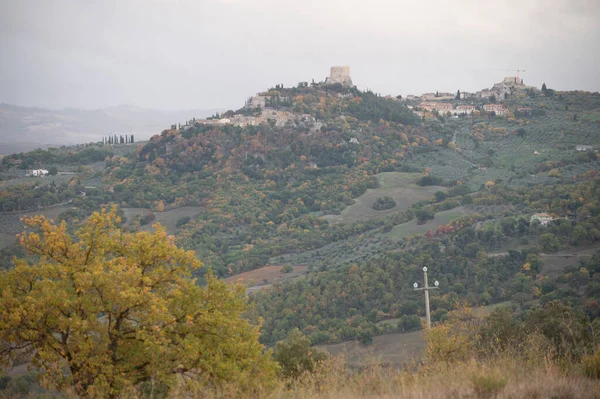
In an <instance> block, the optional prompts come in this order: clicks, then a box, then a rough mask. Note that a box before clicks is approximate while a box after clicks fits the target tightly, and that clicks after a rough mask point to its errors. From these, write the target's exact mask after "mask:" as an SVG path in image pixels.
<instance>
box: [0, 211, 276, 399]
mask: <svg viewBox="0 0 600 399" xmlns="http://www.w3.org/2000/svg"><path fill="white" fill-rule="evenodd" d="M119 222H120V218H119V217H118V216H117V213H116V208H114V207H113V208H112V209H110V210H106V209H105V210H103V211H102V212H96V213H94V214H93V215H92V216H91V217H90V218H89V219H88V220H87V221H86V222H85V224H84V225H83V226H82V227H81V228H80V229H79V230H78V231H77V232H76V233H75V236H74V237H71V236H70V235H69V233H68V228H67V225H66V223H64V222H63V223H61V224H59V225H57V224H54V222H52V221H48V220H46V219H45V218H43V217H41V216H38V217H34V218H32V219H29V220H28V221H27V226H28V228H30V229H33V230H34V231H30V232H27V231H26V232H25V233H24V234H22V235H21V237H20V242H21V244H22V245H23V246H24V247H25V248H26V249H27V250H28V251H29V252H30V253H31V254H32V255H34V256H33V257H32V258H27V260H18V261H17V262H16V266H15V267H14V268H13V269H11V270H9V271H4V272H2V273H1V274H0V315H2V316H0V363H1V364H3V365H9V364H11V363H12V362H13V361H14V360H16V359H17V358H18V357H23V356H26V357H28V358H29V359H30V361H31V363H32V365H33V366H34V367H36V368H37V369H39V370H40V371H41V373H40V374H39V375H40V376H41V383H42V384H43V385H44V386H45V387H47V388H49V389H65V388H67V387H73V388H74V389H75V390H76V392H77V395H78V396H80V397H108V398H110V397H118V396H119V395H120V394H121V393H122V392H123V391H124V390H126V389H128V388H129V387H132V386H136V385H137V384H139V383H142V382H145V381H150V380H152V381H155V382H158V383H160V384H163V385H170V384H172V383H173V382H174V381H175V380H176V379H175V377H176V375H177V374H185V375H186V376H188V377H190V381H191V382H192V383H193V384H196V386H198V387H202V386H207V385H208V386H209V388H210V387H213V388H216V387H217V386H219V385H221V384H224V383H229V382H231V383H235V384H239V386H240V387H241V389H245V390H253V389H257V388H258V387H259V385H260V384H263V383H265V384H269V381H273V377H274V375H275V372H276V365H275V364H274V363H273V361H272V360H271V357H270V354H269V353H268V352H267V353H263V346H262V345H261V344H260V343H259V342H258V335H259V332H258V328H259V327H258V326H254V325H251V324H250V323H249V322H247V321H246V320H244V319H242V317H241V315H242V313H243V312H244V311H245V310H246V297H245V294H244V288H243V287H242V286H233V287H230V286H227V285H226V284H225V283H224V282H222V281H220V280H218V279H216V278H215V277H213V276H212V274H211V273H210V272H209V273H208V274H207V276H206V285H205V286H204V287H202V286H199V285H196V284H195V281H194V280H193V279H191V278H190V271H191V270H192V269H196V268H198V267H200V266H201V263H200V261H198V260H197V259H196V257H195V255H194V253H193V252H192V251H184V250H183V249H180V248H177V247H176V246H175V244H174V242H173V238H172V237H169V236H167V233H166V231H165V229H163V228H162V227H160V226H156V227H157V228H156V232H154V233H147V232H143V233H137V234H128V233H123V232H122V231H120V230H119V229H118V228H117V226H118V225H119ZM29 259H34V260H29ZM257 376H261V377H264V378H257Z"/></svg>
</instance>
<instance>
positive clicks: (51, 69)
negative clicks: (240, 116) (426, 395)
mask: <svg viewBox="0 0 600 399" xmlns="http://www.w3.org/2000/svg"><path fill="white" fill-rule="evenodd" d="M332 65H349V66H350V67H351V75H352V78H353V80H354V83H355V84H357V85H358V86H359V88H361V89H365V88H370V89H372V90H374V91H376V92H379V93H382V94H394V95H397V94H403V95H406V94H411V93H412V94H420V93H423V92H428V91H429V92H431V91H436V90H439V91H451V92H455V91H456V90H457V89H461V90H463V91H475V90H478V89H481V88H485V87H490V86H491V85H492V83H494V82H497V81H500V80H501V79H502V77H503V76H505V75H511V74H512V73H511V72H509V71H503V70H502V69H514V68H523V69H526V70H527V72H526V73H524V74H523V75H522V76H523V77H524V80H525V83H526V84H531V85H536V86H538V87H539V86H540V85H541V84H542V82H546V83H547V85H548V87H551V88H555V89H585V90H590V91H598V90H600V74H599V73H598V71H600V1H598V0H494V1H488V0H453V1H444V0H429V1H424V0H422V1H415V0H411V1H404V0H0V102H7V103H13V104H18V105H27V106H29V105H35V106H45V107H51V108H60V107H82V108H99V107H106V106H111V105H116V104H124V103H127V104H135V105H139V106H145V107H153V108H162V109H181V108H238V107H240V106H241V105H243V102H244V99H245V98H246V97H248V96H249V95H252V94H254V93H255V92H257V91H259V90H263V89H265V88H268V87H271V86H273V85H275V84H276V83H284V84H285V85H294V84H296V83H297V82H299V81H302V80H306V81H310V80H311V79H312V78H314V79H315V80H317V81H318V80H322V79H323V78H324V77H325V76H326V75H327V74H328V72H329V67H330V66H332Z"/></svg>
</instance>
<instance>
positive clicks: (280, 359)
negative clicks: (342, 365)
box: [273, 328, 327, 379]
mask: <svg viewBox="0 0 600 399" xmlns="http://www.w3.org/2000/svg"><path fill="white" fill-rule="evenodd" d="M273 357H274V359H275V361H276V362H277V363H279V365H280V366H281V369H280V371H279V372H280V374H281V376H282V377H284V378H290V379H296V378H298V377H299V376H300V375H302V374H303V373H304V372H309V373H312V372H313V371H314V369H315V367H316V366H317V364H319V363H320V362H322V361H324V360H325V359H327V354H326V353H325V352H322V351H319V350H318V349H315V348H311V347H310V340H309V339H308V338H306V336H305V335H304V334H302V332H301V331H300V330H299V329H297V328H294V329H293V330H291V331H290V333H289V334H288V336H287V338H286V339H284V340H282V341H279V342H277V344H276V345H275V352H274V354H273Z"/></svg>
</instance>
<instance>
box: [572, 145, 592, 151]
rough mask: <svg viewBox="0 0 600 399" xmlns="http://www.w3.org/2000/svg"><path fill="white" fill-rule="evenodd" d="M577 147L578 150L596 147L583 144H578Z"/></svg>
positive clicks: (588, 149)
mask: <svg viewBox="0 0 600 399" xmlns="http://www.w3.org/2000/svg"><path fill="white" fill-rule="evenodd" d="M575 149H576V150H577V151H592V150H593V149H594V147H592V146H591V145H582V144H577V145H576V146H575Z"/></svg>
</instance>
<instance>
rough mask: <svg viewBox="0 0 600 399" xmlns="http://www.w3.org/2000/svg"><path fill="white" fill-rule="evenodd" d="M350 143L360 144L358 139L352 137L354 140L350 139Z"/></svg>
mask: <svg viewBox="0 0 600 399" xmlns="http://www.w3.org/2000/svg"><path fill="white" fill-rule="evenodd" d="M350 143H351V144H358V139H357V138H356V137H352V138H351V139H350Z"/></svg>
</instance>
